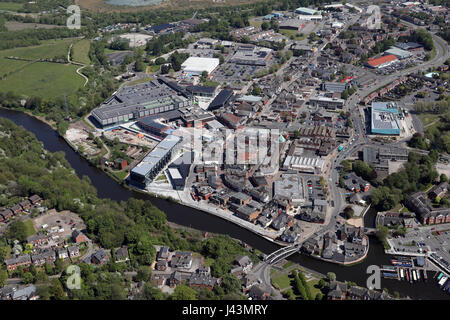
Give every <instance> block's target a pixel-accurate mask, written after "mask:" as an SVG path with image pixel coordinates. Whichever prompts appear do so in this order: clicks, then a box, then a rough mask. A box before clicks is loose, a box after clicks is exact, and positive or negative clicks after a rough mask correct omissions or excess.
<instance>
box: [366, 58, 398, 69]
mask: <svg viewBox="0 0 450 320" xmlns="http://www.w3.org/2000/svg"><path fill="white" fill-rule="evenodd" d="M396 61H398V59H397V57H396V56H394V55H393V54H388V55H386V56H381V57H379V58H375V59H370V60H367V62H366V65H367V66H368V67H369V68H372V69H379V68H384V67H387V66H389V65H391V64H393V63H394V62H396Z"/></svg>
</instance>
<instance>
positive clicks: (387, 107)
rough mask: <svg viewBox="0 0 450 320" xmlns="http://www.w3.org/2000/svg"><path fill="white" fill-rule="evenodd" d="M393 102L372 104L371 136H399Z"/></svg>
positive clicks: (396, 107)
mask: <svg viewBox="0 0 450 320" xmlns="http://www.w3.org/2000/svg"><path fill="white" fill-rule="evenodd" d="M397 115H398V106H397V104H396V103H395V102H372V107H371V131H372V133H373V134H385V135H400V125H399V123H398V120H397Z"/></svg>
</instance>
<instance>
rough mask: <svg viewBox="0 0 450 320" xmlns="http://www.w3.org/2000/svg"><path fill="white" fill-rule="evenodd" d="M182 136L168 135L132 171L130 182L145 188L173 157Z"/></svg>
mask: <svg viewBox="0 0 450 320" xmlns="http://www.w3.org/2000/svg"><path fill="white" fill-rule="evenodd" d="M181 141H182V138H181V137H178V136H175V135H168V136H167V137H166V138H164V140H162V141H161V142H160V143H159V144H158V145H157V146H156V147H155V149H153V150H152V151H151V152H150V153H149V154H148V155H147V156H145V158H144V159H142V161H141V162H140V163H138V164H137V165H136V166H135V167H134V168H133V169H132V170H131V172H130V184H132V185H134V186H136V187H139V188H141V189H145V188H146V187H147V186H148V184H149V183H151V182H152V181H153V179H154V178H156V176H157V175H158V174H159V173H160V171H161V170H162V169H163V168H164V167H165V165H166V164H167V163H169V162H170V160H171V159H172V154H173V153H174V151H175V150H176V147H177V145H178V144H179V143H180V142H181Z"/></svg>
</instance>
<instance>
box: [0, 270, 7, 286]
mask: <svg viewBox="0 0 450 320" xmlns="http://www.w3.org/2000/svg"><path fill="white" fill-rule="evenodd" d="M7 280H8V272H7V271H6V270H4V269H0V288H1V287H3V286H6V283H7Z"/></svg>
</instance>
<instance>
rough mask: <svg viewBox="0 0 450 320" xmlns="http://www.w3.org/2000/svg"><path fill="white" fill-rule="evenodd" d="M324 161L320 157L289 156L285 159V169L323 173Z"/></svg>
mask: <svg viewBox="0 0 450 320" xmlns="http://www.w3.org/2000/svg"><path fill="white" fill-rule="evenodd" d="M324 163H325V162H324V161H323V160H322V159H321V158H319V157H307V156H305V157H303V156H295V155H293V156H287V157H286V159H285V160H284V164H283V167H284V168H285V169H293V170H298V171H299V172H304V173H311V174H321V173H322V171H323V166H324Z"/></svg>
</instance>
